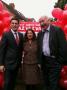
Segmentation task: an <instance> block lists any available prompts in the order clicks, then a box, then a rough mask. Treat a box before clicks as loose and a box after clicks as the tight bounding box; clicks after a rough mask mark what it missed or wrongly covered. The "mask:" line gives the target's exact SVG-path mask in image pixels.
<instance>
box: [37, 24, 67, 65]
mask: <svg viewBox="0 0 67 90" xmlns="http://www.w3.org/2000/svg"><path fill="white" fill-rule="evenodd" d="M43 36H44V32H43V31H40V32H39V33H38V37H37V41H38V60H39V63H42V43H43ZM49 48H50V55H51V56H55V57H56V58H57V61H58V62H59V63H60V64H61V63H62V64H64V62H65V61H66V60H67V55H66V54H67V44H66V39H65V35H64V33H63V31H62V30H61V29H60V28H58V27H55V26H52V25H50V31H49Z"/></svg>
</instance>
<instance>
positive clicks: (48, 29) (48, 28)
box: [42, 25, 50, 32]
mask: <svg viewBox="0 0 67 90" xmlns="http://www.w3.org/2000/svg"><path fill="white" fill-rule="evenodd" d="M46 30H47V31H50V25H49V26H48V27H47V29H46ZM42 32H44V29H42Z"/></svg>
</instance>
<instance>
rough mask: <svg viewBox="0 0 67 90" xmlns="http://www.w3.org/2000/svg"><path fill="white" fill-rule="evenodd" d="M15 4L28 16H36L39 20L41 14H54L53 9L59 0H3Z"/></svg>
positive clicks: (50, 15) (16, 7)
mask: <svg viewBox="0 0 67 90" xmlns="http://www.w3.org/2000/svg"><path fill="white" fill-rule="evenodd" d="M2 1H4V2H6V3H7V4H9V3H14V4H15V9H17V10H18V11H20V12H21V13H22V14H23V15H24V16H25V17H27V18H34V19H35V20H37V21H38V19H39V18H40V17H41V16H44V15H46V16H49V17H53V16H52V10H53V8H54V5H55V3H56V2H57V1H58V0H2Z"/></svg>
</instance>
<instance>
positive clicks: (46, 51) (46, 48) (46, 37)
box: [42, 25, 50, 56]
mask: <svg viewBox="0 0 67 90" xmlns="http://www.w3.org/2000/svg"><path fill="white" fill-rule="evenodd" d="M49 30H50V25H49V26H48V28H47V30H46V31H45V33H44V37H43V47H42V50H43V54H44V55H45V56H50V48H49Z"/></svg>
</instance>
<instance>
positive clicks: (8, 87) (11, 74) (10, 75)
mask: <svg viewBox="0 0 67 90" xmlns="http://www.w3.org/2000/svg"><path fill="white" fill-rule="evenodd" d="M17 73H18V70H17V69H16V70H9V69H6V70H5V72H4V87H3V90H14V88H15V84H16V77H17Z"/></svg>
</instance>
